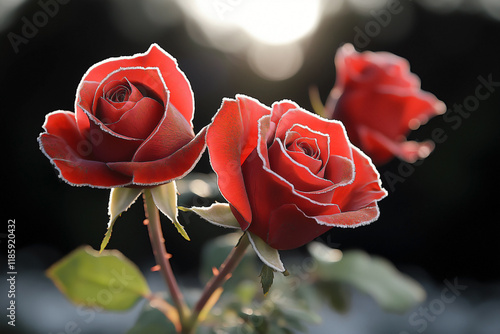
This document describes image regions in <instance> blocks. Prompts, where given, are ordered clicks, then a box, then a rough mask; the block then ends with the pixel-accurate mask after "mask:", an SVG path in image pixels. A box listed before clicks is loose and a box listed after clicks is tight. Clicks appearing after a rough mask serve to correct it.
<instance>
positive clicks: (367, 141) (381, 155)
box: [359, 127, 434, 165]
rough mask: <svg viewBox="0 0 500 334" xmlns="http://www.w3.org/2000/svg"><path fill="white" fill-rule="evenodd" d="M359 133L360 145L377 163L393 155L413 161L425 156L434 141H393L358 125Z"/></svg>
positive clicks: (429, 151)
mask: <svg viewBox="0 0 500 334" xmlns="http://www.w3.org/2000/svg"><path fill="white" fill-rule="evenodd" d="M359 135H360V142H361V145H362V146H363V147H365V149H366V151H367V152H370V154H371V155H372V156H373V157H374V158H372V160H373V162H374V163H375V164H377V165H381V164H383V163H386V162H387V161H389V160H390V159H391V158H392V157H394V156H396V157H398V158H400V159H402V160H404V161H407V162H410V163H413V162H415V161H417V160H418V159H424V158H426V157H427V156H428V155H429V154H431V152H432V151H433V150H434V143H433V142H432V141H430V140H428V141H424V142H421V143H417V142H416V141H394V140H391V139H389V138H387V137H385V136H384V135H383V134H381V133H380V132H376V131H372V130H370V129H368V128H366V127H360V129H359Z"/></svg>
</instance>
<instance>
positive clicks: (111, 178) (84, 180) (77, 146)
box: [38, 111, 131, 188]
mask: <svg viewBox="0 0 500 334" xmlns="http://www.w3.org/2000/svg"><path fill="white" fill-rule="evenodd" d="M43 127H44V129H45V131H46V132H47V133H42V134H40V136H39V137H38V142H39V144H40V149H41V150H42V152H43V153H44V154H45V155H46V156H47V158H49V159H50V161H51V162H52V163H53V164H54V165H55V167H56V168H57V170H58V171H59V173H60V177H61V178H62V179H64V180H65V181H66V182H68V183H69V184H72V185H90V186H94V187H99V188H109V187H114V186H122V185H127V184H129V183H130V181H131V178H130V177H127V176H126V175H122V174H120V173H117V172H115V171H112V170H110V169H109V168H108V167H107V166H106V164H105V163H103V162H98V161H90V160H86V158H88V157H89V150H91V146H90V144H89V143H88V141H87V140H86V139H84V138H83V137H81V135H80V133H79V131H78V126H77V124H76V120H75V114H73V113H71V112H64V111H56V112H53V113H50V114H48V115H47V117H46V120H45V123H44V126H43Z"/></svg>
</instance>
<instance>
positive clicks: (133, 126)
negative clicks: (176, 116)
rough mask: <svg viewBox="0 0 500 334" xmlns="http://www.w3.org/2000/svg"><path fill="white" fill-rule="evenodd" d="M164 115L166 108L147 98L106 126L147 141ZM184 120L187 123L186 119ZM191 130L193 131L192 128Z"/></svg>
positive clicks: (122, 133) (114, 130)
mask: <svg viewBox="0 0 500 334" xmlns="http://www.w3.org/2000/svg"><path fill="white" fill-rule="evenodd" d="M103 101H104V103H108V102H107V101H105V100H103ZM163 114H164V107H163V105H162V104H160V103H158V102H157V101H156V100H153V99H150V98H147V97H145V98H143V99H142V100H140V101H139V102H137V103H136V104H135V106H134V107H133V108H131V109H130V110H128V111H127V112H125V113H124V114H122V116H121V118H120V119H119V120H118V121H116V122H114V123H108V124H106V125H107V127H108V128H109V129H110V130H111V131H113V132H115V133H119V134H121V135H124V136H127V137H130V138H137V139H146V138H147V137H148V136H149V135H150V134H151V132H152V131H153V130H154V128H155V127H156V126H157V125H158V122H159V121H160V120H161V118H162V116H163ZM183 120H184V122H185V123H187V121H186V120H185V119H184V118H183ZM189 130H190V131H191V132H192V131H193V130H191V128H189ZM193 137H194V134H193ZM191 138H192V137H191Z"/></svg>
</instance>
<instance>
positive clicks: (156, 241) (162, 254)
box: [143, 189, 187, 325]
mask: <svg viewBox="0 0 500 334" xmlns="http://www.w3.org/2000/svg"><path fill="white" fill-rule="evenodd" d="M143 196H144V211H145V215H146V219H148V221H149V222H148V224H147V225H148V231H149V239H150V240H151V246H152V248H153V253H154V256H155V259H156V262H157V264H158V265H160V270H161V272H162V274H163V277H164V278H165V281H166V282H167V286H168V288H169V290H170V295H171V296H172V300H173V302H174V304H175V306H176V308H177V311H178V312H179V319H180V320H181V324H182V325H183V324H184V317H185V311H186V310H187V306H186V304H185V302H184V297H183V296H182V293H181V290H180V289H179V285H178V284H177V281H176V279H175V276H174V272H173V271H172V267H171V266H170V261H169V254H168V253H167V250H166V248H165V239H164V238H163V233H162V229H161V223H160V214H159V212H158V208H157V207H156V205H155V203H154V201H153V196H152V195H151V192H150V191H149V190H148V189H144V193H143Z"/></svg>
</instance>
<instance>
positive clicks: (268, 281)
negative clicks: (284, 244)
mask: <svg viewBox="0 0 500 334" xmlns="http://www.w3.org/2000/svg"><path fill="white" fill-rule="evenodd" d="M259 277H260V283H261V284H262V292H263V293H264V295H267V293H268V292H269V289H271V285H273V280H274V270H273V269H272V268H270V267H269V266H268V265H266V264H263V265H262V270H261V271H260V275H259Z"/></svg>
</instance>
